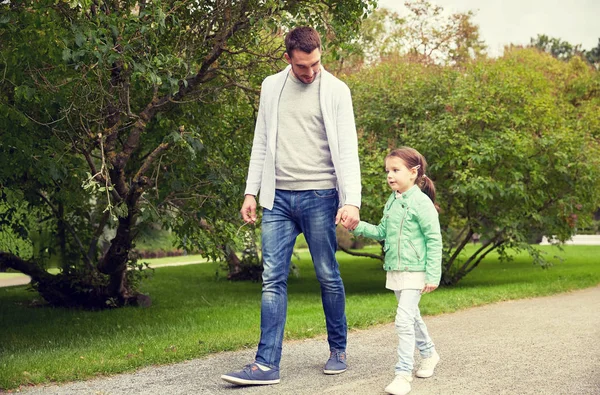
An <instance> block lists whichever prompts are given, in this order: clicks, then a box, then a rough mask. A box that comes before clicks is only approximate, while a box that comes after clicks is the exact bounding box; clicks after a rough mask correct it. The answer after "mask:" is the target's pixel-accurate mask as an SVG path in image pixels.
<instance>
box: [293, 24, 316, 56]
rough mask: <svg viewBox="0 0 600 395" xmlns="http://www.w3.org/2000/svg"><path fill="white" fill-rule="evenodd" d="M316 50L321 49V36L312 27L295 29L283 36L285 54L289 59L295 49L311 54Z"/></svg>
mask: <svg viewBox="0 0 600 395" xmlns="http://www.w3.org/2000/svg"><path fill="white" fill-rule="evenodd" d="M317 48H319V49H321V36H319V33H318V32H317V31H316V30H315V29H313V28H312V27H308V26H301V27H297V28H295V29H293V30H292V31H290V32H289V33H288V34H287V36H285V52H287V54H288V55H289V56H290V57H291V56H292V51H293V50H295V49H299V50H300V51H303V52H306V53H311V52H312V51H314V50H315V49H317Z"/></svg>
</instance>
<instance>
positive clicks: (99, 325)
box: [0, 246, 600, 389]
mask: <svg viewBox="0 0 600 395" xmlns="http://www.w3.org/2000/svg"><path fill="white" fill-rule="evenodd" d="M541 248H542V249H543V250H544V251H547V252H549V253H550V254H552V255H553V254H557V253H559V251H558V250H557V249H556V248H555V247H541ZM561 255H562V256H563V257H564V258H565V260H564V262H561V261H559V260H555V265H554V266H553V267H552V268H550V269H549V270H542V269H541V268H539V267H537V266H533V265H532V264H531V260H530V259H529V258H528V257H527V256H525V255H522V254H521V255H518V256H516V258H515V259H514V260H513V261H511V262H506V263H500V262H498V260H497V257H495V256H490V257H489V258H488V259H486V260H485V261H484V262H483V263H482V264H481V267H479V268H477V269H476V270H475V271H473V272H472V273H471V274H470V275H469V276H467V277H466V278H465V279H464V280H463V281H462V282H461V283H460V284H459V285H458V286H456V287H453V288H441V289H439V290H437V291H435V292H433V293H432V294H428V295H426V296H424V297H423V300H422V302H421V310H422V313H423V314H424V315H431V314H440V313H445V312H453V311H456V310H459V309H464V308H469V307H472V306H477V305H482V304H486V303H492V302H497V301H502V300H508V299H518V298H528V297H535V296H542V295H549V294H554V293H558V292H564V291H568V290H572V289H580V288H586V287H591V286H595V285H597V284H599V283H600V264H598V256H599V255H600V246H566V247H565V248H564V252H563V253H561ZM300 256H301V260H300V261H296V263H297V264H298V266H299V268H300V277H298V278H290V280H289V305H288V322H287V326H286V339H299V338H306V337H313V336H317V335H322V334H324V332H325V324H324V317H323V310H322V307H321V300H320V296H319V285H318V283H317V281H316V279H315V275H314V270H313V269H312V264H311V263H310V260H309V256H308V253H306V252H302V253H300ZM339 262H340V267H341V271H342V276H343V278H344V283H345V286H346V293H347V306H346V308H347V316H348V325H349V327H350V328H351V329H355V328H366V327H369V326H371V325H375V324H379V323H388V322H392V320H393V317H394V314H395V298H394V297H393V294H392V293H391V292H390V291H388V290H385V289H384V284H385V274H384V272H383V271H382V270H381V268H380V265H379V263H378V262H376V261H374V260H370V259H367V258H355V257H350V256H348V255H345V254H343V253H342V254H339ZM217 270H218V265H216V264H213V263H207V264H202V265H189V266H174V267H161V268H157V269H156V271H155V275H154V277H153V278H152V279H151V280H149V281H147V282H146V283H145V284H144V286H143V289H142V291H144V292H146V293H148V294H149V295H150V296H151V297H152V298H153V305H152V307H150V308H147V309H141V308H123V309H116V310H110V311H102V312H89V311H73V310H66V309H61V308H48V307H32V306H30V303H31V301H32V299H34V298H35V297H36V294H34V293H31V292H28V291H27V290H26V287H24V286H21V287H10V288H0V322H2V330H1V331H0V388H4V389H12V388H16V387H18V386H19V385H26V384H33V383H42V382H48V381H67V380H78V379H84V378H90V377H93V376H97V375H108V374H114V373H118V372H124V371H128V370H133V369H136V368H139V367H142V366H147V365H155V364H166V363H172V362H178V361H183V360H186V359H191V358H197V357H201V356H204V355H207V354H210V353H215V352H219V351H224V350H235V349H239V348H243V347H250V348H254V347H256V344H257V342H258V337H259V329H258V326H259V320H260V291H261V285H260V283H230V282H228V281H226V280H225V279H224V278H223V277H222V276H221V277H216V276H215V273H216V272H217Z"/></svg>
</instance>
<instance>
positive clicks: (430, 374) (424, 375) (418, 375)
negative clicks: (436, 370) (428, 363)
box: [415, 372, 433, 379]
mask: <svg viewBox="0 0 600 395" xmlns="http://www.w3.org/2000/svg"><path fill="white" fill-rule="evenodd" d="M415 376H417V377H418V378H420V379H428V378H430V377H431V376H433V372H431V373H429V372H427V373H420V372H417V373H415Z"/></svg>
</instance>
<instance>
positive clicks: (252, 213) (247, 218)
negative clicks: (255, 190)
mask: <svg viewBox="0 0 600 395" xmlns="http://www.w3.org/2000/svg"><path fill="white" fill-rule="evenodd" d="M240 213H241V214H242V219H243V220H244V222H246V223H247V224H253V223H255V222H256V198H255V197H254V196H253V195H246V197H245V198H244V204H242V209H241V210H240Z"/></svg>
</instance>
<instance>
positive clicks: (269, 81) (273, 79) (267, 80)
mask: <svg viewBox="0 0 600 395" xmlns="http://www.w3.org/2000/svg"><path fill="white" fill-rule="evenodd" d="M288 72H289V70H288V67H286V68H284V69H283V70H281V71H279V72H277V73H275V74H271V75H269V76H267V77H265V79H264V80H263V82H262V86H263V87H265V86H269V85H272V84H274V83H276V82H277V81H278V80H280V79H281V78H283V75H284V74H287V73H288Z"/></svg>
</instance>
